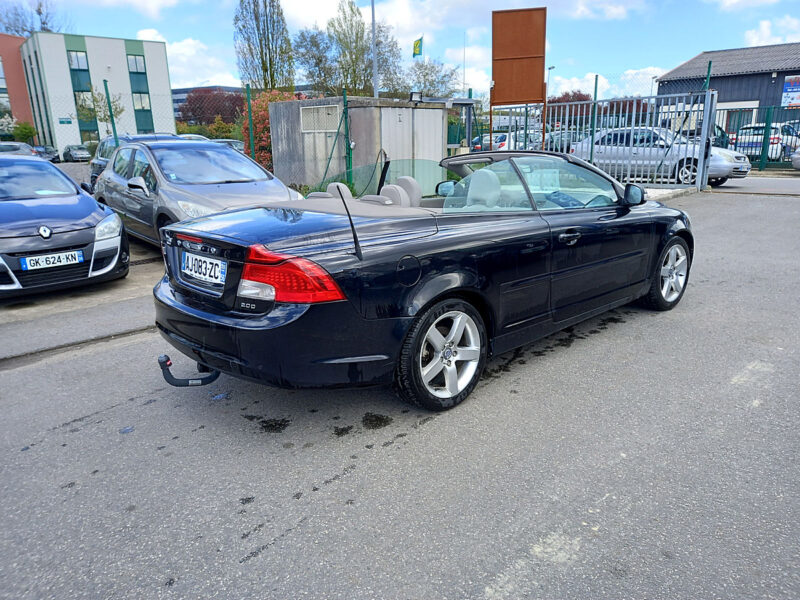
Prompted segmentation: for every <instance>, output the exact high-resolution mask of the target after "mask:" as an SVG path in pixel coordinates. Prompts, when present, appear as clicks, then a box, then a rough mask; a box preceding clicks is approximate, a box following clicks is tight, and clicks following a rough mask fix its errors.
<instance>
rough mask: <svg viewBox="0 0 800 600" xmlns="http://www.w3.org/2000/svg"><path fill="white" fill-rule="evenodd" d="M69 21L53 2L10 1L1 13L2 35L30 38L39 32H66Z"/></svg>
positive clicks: (4, 4)
mask: <svg viewBox="0 0 800 600" xmlns="http://www.w3.org/2000/svg"><path fill="white" fill-rule="evenodd" d="M66 29H69V22H68V19H67V18H66V17H64V16H62V15H60V14H59V13H58V11H57V10H56V9H55V8H54V7H53V3H52V2H51V0H17V1H14V0H9V1H7V2H4V3H3V9H2V11H0V33H8V34H10V35H19V36H23V37H28V36H29V35H31V34H32V33H35V32H37V31H65V30H66Z"/></svg>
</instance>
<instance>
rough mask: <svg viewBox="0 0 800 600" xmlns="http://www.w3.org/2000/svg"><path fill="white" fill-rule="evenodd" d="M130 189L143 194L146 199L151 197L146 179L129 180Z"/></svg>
mask: <svg viewBox="0 0 800 600" xmlns="http://www.w3.org/2000/svg"><path fill="white" fill-rule="evenodd" d="M128 189H130V190H134V191H136V192H141V193H142V194H144V195H145V197H146V198H149V197H150V190H148V189H147V184H146V183H145V182H144V177H132V178H131V179H128Z"/></svg>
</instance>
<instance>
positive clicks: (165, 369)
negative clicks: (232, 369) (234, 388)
mask: <svg viewBox="0 0 800 600" xmlns="http://www.w3.org/2000/svg"><path fill="white" fill-rule="evenodd" d="M158 366H159V367H161V374H162V375H163V376H164V379H166V380H167V383H168V384H170V385H174V386H175V387H189V386H197V385H208V384H209V383H213V382H215V381H216V380H217V377H219V371H215V370H213V369H209V368H208V367H206V366H205V365H201V364H200V363H197V370H198V371H200V372H201V373H208V374H207V375H203V376H202V377H198V378H196V379H178V378H177V377H174V376H173V375H172V373H170V370H169V368H170V367H171V366H172V360H170V358H169V356H167V355H166V354H162V355H161V356H159V357H158Z"/></svg>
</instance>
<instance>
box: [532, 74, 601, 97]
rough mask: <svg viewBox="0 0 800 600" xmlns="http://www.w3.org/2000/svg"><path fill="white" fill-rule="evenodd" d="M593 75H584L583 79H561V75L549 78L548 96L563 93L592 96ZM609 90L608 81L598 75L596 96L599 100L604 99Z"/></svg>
mask: <svg viewBox="0 0 800 600" xmlns="http://www.w3.org/2000/svg"><path fill="white" fill-rule="evenodd" d="M594 76H595V74H594V73H586V75H584V76H583V77H562V76H561V75H553V76H552V77H551V78H550V92H548V94H547V95H548V96H560V95H561V94H563V93H564V92H576V91H580V92H586V93H587V94H590V95H591V94H592V93H593V92H594ZM610 89H611V84H610V83H609V81H608V79H606V78H605V77H603V76H602V75H600V76H599V77H598V78H597V96H598V97H599V98H603V97H606V96H607V94H606V92H608V91H609V90H610Z"/></svg>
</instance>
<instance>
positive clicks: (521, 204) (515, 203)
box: [442, 160, 533, 214]
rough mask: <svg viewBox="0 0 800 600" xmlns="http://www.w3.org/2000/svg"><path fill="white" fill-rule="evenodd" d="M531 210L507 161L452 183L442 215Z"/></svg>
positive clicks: (520, 183)
mask: <svg viewBox="0 0 800 600" xmlns="http://www.w3.org/2000/svg"><path fill="white" fill-rule="evenodd" d="M485 211H492V212H519V211H533V207H532V206H531V201H530V199H529V198H528V194H527V192H526V191H525V186H524V185H523V184H522V180H521V179H520V178H519V175H517V172H516V170H515V169H514V166H513V165H512V164H511V162H510V161H508V160H503V161H500V162H496V163H491V164H488V165H486V166H484V167H481V168H479V169H477V170H476V171H475V172H473V173H471V174H469V175H467V176H466V177H464V179H462V180H461V181H459V182H458V183H456V185H455V187H454V189H453V191H452V192H451V193H450V194H449V195H448V196H447V197H446V198H445V199H444V206H443V208H442V212H443V213H445V214H446V213H457V212H485Z"/></svg>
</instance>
